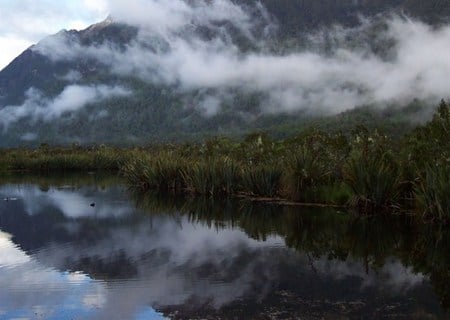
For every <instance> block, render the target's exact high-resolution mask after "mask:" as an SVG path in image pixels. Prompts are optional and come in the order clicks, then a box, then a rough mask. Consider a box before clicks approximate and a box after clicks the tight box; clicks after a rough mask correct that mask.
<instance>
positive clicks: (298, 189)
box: [283, 146, 332, 202]
mask: <svg viewBox="0 0 450 320" xmlns="http://www.w3.org/2000/svg"><path fill="white" fill-rule="evenodd" d="M331 177H332V171H331V170H330V168H329V166H328V164H327V163H326V162H325V161H324V159H321V157H320V155H318V154H317V153H315V152H313V151H311V150H310V149H308V148H307V147H306V146H301V147H300V148H299V150H298V151H297V152H296V154H294V155H293V156H291V157H289V158H288V159H287V161H286V171H285V174H284V177H283V188H284V194H285V195H286V196H287V198H288V199H290V200H293V201H301V202H318V201H319V202H320V200H321V199H320V194H319V190H320V188H321V187H322V186H324V185H326V184H329V183H330V182H331Z"/></svg>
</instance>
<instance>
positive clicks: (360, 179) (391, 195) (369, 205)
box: [344, 154, 400, 213]
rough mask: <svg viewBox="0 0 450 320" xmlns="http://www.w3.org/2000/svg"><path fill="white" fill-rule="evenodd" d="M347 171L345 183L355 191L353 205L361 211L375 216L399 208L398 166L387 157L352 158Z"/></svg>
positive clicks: (346, 168) (360, 156) (345, 172)
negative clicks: (379, 211)
mask: <svg viewBox="0 0 450 320" xmlns="http://www.w3.org/2000/svg"><path fill="white" fill-rule="evenodd" d="M344 170H345V171H344V176H345V182H346V184H347V185H348V186H349V187H350V189H351V190H352V192H353V199H352V200H351V201H352V202H351V204H352V206H353V207H356V208H357V209H358V210H359V211H360V212H362V213H369V212H370V213H374V211H376V210H384V209H387V208H390V209H393V208H394V207H395V206H396V205H398V200H399V195H400V187H399V186H400V185H399V183H400V178H399V175H398V173H399V172H398V167H397V165H396V163H395V162H394V161H393V160H390V159H389V157H388V156H387V155H386V154H384V155H381V156H380V157H375V156H374V157H371V156H369V157H364V156H362V155H359V156H356V157H352V158H351V159H349V161H348V163H347V165H346V167H345V169H344Z"/></svg>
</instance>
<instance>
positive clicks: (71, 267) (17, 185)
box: [0, 175, 450, 320]
mask: <svg viewBox="0 0 450 320" xmlns="http://www.w3.org/2000/svg"><path fill="white" fill-rule="evenodd" d="M449 239H450V236H449V232H448V231H447V230H446V229H443V228H436V227H432V226H425V225H423V224H418V223H416V222H414V221H411V218H405V217H390V218H380V219H376V220H374V219H371V220H369V219H356V218H354V217H353V216H352V215H350V214H347V213H342V212H338V211H335V210H323V209H321V210H317V209H305V208H286V207H277V206H268V205H256V206H255V205H251V204H249V203H245V202H242V201H241V202H237V201H212V200H209V199H203V200H196V201H194V200H192V199H191V200H186V199H184V200H183V199H162V198H160V197H151V196H146V197H143V196H137V195H133V194H132V193H131V192H129V191H127V189H126V188H125V187H124V186H123V184H122V183H121V182H120V180H117V179H116V178H114V177H106V178H101V177H98V176H87V175H86V176H83V177H81V176H78V177H65V178H61V179H56V178H36V177H34V178H33V177H25V178H10V179H6V180H5V179H3V181H2V184H1V185H0V319H139V320H140V319H165V318H169V319H185V318H186V319H187V318H189V319H191V318H192V319H196V318H201V319H253V318H255V319H298V318H301V319H360V318H364V319H380V318H390V319H393V318H395V319H411V318H416V319H424V318H426V319H445V318H448V316H449V313H448V307H449V286H448V283H450V274H449V261H450V257H449V256H450V252H449V248H450V246H449Z"/></svg>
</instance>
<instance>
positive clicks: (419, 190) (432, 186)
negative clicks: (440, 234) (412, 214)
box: [415, 166, 450, 222]
mask: <svg viewBox="0 0 450 320" xmlns="http://www.w3.org/2000/svg"><path fill="white" fill-rule="evenodd" d="M415 193H416V199H417V201H418V204H419V207H420V209H421V210H422V212H423V215H424V216H425V217H429V218H432V219H437V220H440V221H446V222H450V167H449V166H433V167H432V166H427V167H426V169H425V174H424V176H423V177H422V178H421V179H420V180H419V182H418V183H417V185H416V188H415Z"/></svg>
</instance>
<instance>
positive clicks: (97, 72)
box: [0, 0, 450, 145]
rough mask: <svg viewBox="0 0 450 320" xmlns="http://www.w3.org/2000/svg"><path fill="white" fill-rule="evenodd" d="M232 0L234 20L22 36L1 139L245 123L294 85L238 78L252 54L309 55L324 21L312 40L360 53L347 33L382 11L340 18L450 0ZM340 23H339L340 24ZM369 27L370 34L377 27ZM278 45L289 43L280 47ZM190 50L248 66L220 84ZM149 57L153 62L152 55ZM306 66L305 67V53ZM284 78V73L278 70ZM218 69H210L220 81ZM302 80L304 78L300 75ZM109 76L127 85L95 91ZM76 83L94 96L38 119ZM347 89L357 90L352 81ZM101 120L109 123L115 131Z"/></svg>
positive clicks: (422, 14) (167, 132)
mask: <svg viewBox="0 0 450 320" xmlns="http://www.w3.org/2000/svg"><path fill="white" fill-rule="evenodd" d="M233 3H234V4H239V8H244V9H242V10H246V11H244V13H245V16H243V17H242V20H239V19H238V18H235V17H233V18H232V19H231V20H227V19H225V18H222V19H216V20H214V19H212V20H208V21H207V22H205V23H204V24H202V22H200V23H198V24H197V25H191V27H189V28H191V29H189V28H188V29H186V28H184V29H183V28H181V29H177V30H175V31H170V32H168V33H166V34H156V35H155V34H150V36H149V34H148V32H147V34H145V32H143V29H142V27H140V26H133V25H130V24H127V23H124V22H121V21H120V19H119V20H117V21H116V20H115V19H114V18H112V17H108V18H106V19H105V20H104V21H102V22H100V23H97V24H94V25H92V26H90V27H88V28H86V29H84V30H80V31H77V30H69V31H66V30H62V31H60V32H59V33H58V34H56V35H53V36H50V37H48V38H46V39H43V40H42V41H40V42H39V43H38V44H36V45H34V46H32V47H30V48H28V49H27V50H26V51H25V52H23V53H22V54H21V55H19V56H18V57H17V58H16V59H14V60H13V61H12V62H11V63H10V64H9V65H8V66H6V67H5V68H4V69H3V70H1V71H0V115H2V113H3V122H2V121H0V126H2V128H3V130H2V132H3V134H2V135H3V137H2V144H3V145H17V144H23V143H36V142H37V141H50V142H52V143H70V142H80V141H81V142H100V143H102V142H107V143H110V142H115V143H117V142H118V141H120V140H121V139H123V141H124V142H125V141H128V143H141V142H143V141H148V139H165V138H164V136H180V137H184V136H186V135H187V136H189V135H193V136H197V135H200V136H203V135H204V134H218V133H231V132H242V131H246V130H252V128H254V123H255V120H258V119H260V118H261V119H264V118H271V117H272V115H271V114H273V113H274V112H273V110H272V109H273V107H272V106H271V105H272V104H277V103H278V104H279V102H280V101H287V102H289V100H286V99H289V95H292V93H291V92H287V93H285V92H283V90H284V89H285V88H283V87H280V85H278V84H277V81H275V80H274V84H270V86H269V88H274V90H278V91H279V93H278V92H275V93H272V92H269V91H267V89H266V88H265V87H264V86H265V85H266V84H265V83H264V79H261V78H259V79H258V78H255V79H258V81H261V84H259V83H257V84H256V85H255V87H256V88H257V90H256V89H254V88H253V87H251V86H250V89H249V88H247V87H246V86H249V84H248V80H246V79H247V78H248V79H251V81H253V80H252V79H253V77H254V76H249V74H250V75H251V74H252V73H253V72H254V70H255V69H251V70H250V67H249V65H251V66H253V65H255V66H258V63H260V62H258V59H262V58H264V59H262V61H264V62H267V61H269V62H270V61H271V60H270V59H272V60H273V59H277V61H276V64H275V65H274V67H276V65H281V64H283V63H287V61H289V59H290V58H291V55H292V54H294V55H297V56H299V57H300V58H301V59H300V58H298V57H297V56H296V57H295V58H298V60H299V63H301V62H302V61H303V60H306V61H309V60H311V61H314V59H317V57H315V56H311V55H312V53H314V50H316V49H314V48H313V51H307V52H304V50H303V49H302V50H303V51H302V50H299V49H298V48H304V47H305V43H306V47H307V46H309V45H310V41H311V34H312V33H311V29H317V30H318V31H319V32H320V31H323V30H325V31H326V32H325V33H324V34H323V35H321V36H322V37H323V39H326V41H325V42H323V39H321V40H320V41H322V42H323V43H321V44H320V45H319V47H320V48H321V49H320V50H322V49H323V48H325V49H326V48H327V46H331V47H332V48H333V46H334V45H336V41H343V42H345V45H346V47H344V48H343V49H344V51H345V50H347V51H348V50H349V49H348V48H351V50H353V47H355V44H356V49H357V50H356V52H358V55H359V51H361V49H360V47H361V48H363V47H364V46H366V45H367V43H365V41H366V39H362V40H357V41H353V42H352V39H350V38H352V37H354V36H355V35H358V34H366V33H367V34H368V35H369V36H368V38H370V34H371V32H372V33H373V32H383V31H384V30H385V29H386V28H387V27H386V25H385V24H384V23H383V19H380V21H381V22H380V23H379V24H374V25H373V26H370V27H368V28H366V29H364V28H365V27H364V28H363V29H361V30H359V29H356V31H354V32H353V34H350V35H349V34H347V35H346V33H345V32H347V31H339V30H340V29H339V28H337V29H336V28H335V26H336V25H340V26H342V28H349V29H351V28H355V27H357V28H359V26H361V25H362V24H363V22H361V21H363V20H362V19H361V16H365V17H369V18H370V17H378V16H380V15H381V16H384V14H385V13H386V12H389V13H390V14H393V13H396V12H397V13H398V12H400V13H402V12H407V13H408V14H409V15H411V16H413V17H419V18H421V19H422V20H425V21H428V22H429V21H432V22H433V24H434V25H439V24H441V23H443V22H445V21H447V19H448V15H449V14H450V9H449V7H450V5H448V4H446V2H445V1H437V0H433V1H430V2H427V4H423V3H422V4H421V2H420V1H411V0H409V1H403V0H397V1H383V0H378V1H350V0H348V1H347V0H345V1H341V2H336V1H325V2H321V3H320V4H317V2H314V1H310V0H305V1H303V0H302V1H301V0H290V1H287V0H286V1H274V0H263V1H261V4H262V5H263V8H261V7H258V6H255V1H253V0H249V1H233ZM249 8H250V9H249ZM193 10H194V9H193ZM430 12H431V13H430ZM319 13H320V14H319ZM249 19H250V20H251V24H250V26H248V25H246V27H245V28H243V27H242V25H245V23H248V21H247V20H249ZM375 20H376V19H375ZM394 27H395V26H394ZM333 28H334V29H333ZM336 30H338V31H336ZM374 30H375V31H374ZM379 30H382V31H379ZM144 31H145V30H144ZM315 32H317V31H315ZM338 32H341V33H342V35H341V34H338V35H336V34H337V33H338ZM143 34H145V36H146V38H144V37H143ZM374 34H375V35H376V33H374ZM315 37H317V36H315ZM341 38H342V39H343V40H342V39H341ZM371 38H373V39H375V40H376V38H377V37H376V36H375V37H371ZM379 38H380V39H381V42H380V43H381V44H380V43H376V42H374V43H375V44H374V45H373V47H376V46H378V47H381V48H382V50H381V51H383V52H384V51H385V50H387V49H389V40H390V39H385V38H384V36H383V37H379ZM330 39H331V40H330ZM313 40H314V39H313ZM308 41H309V42H308ZM327 41H328V42H329V43H328V42H327ZM371 41H372V40H371ZM55 43H56V44H55ZM386 44H388V45H386ZM340 45H341V44H340V43H338V47H337V49H331V54H332V55H335V54H336V52H337V54H341V52H342V49H339V46H340ZM370 45H371V44H370ZM197 47H200V48H201V50H202V49H204V51H201V50H198V49H197ZM203 47H204V48H203ZM289 48H291V49H289ZM292 48H293V49H292ZM308 48H309V47H308ZM386 48H387V49H386ZM144 49H145V50H147V51H146V53H147V56H143V55H142V54H141V53H142V52H143V50H144ZM372 49H373V48H371V50H372ZM177 50H178V51H177ZM183 50H184V51H183ZM208 50H209V51H208ZM317 50H319V49H317ZM358 50H359V51H358ZM283 51H285V53H281V54H278V52H283ZM172 52H175V54H179V53H180V52H182V53H185V54H186V56H185V57H180V56H176V55H175V54H172ZM210 52H212V54H211V55H210ZM311 52H312V53H311ZM371 54H372V53H371ZM72 55H73V57H72ZM189 55H190V56H192V59H191V60H190V61H197V60H198V63H201V62H202V61H204V60H205V59H207V60H208V59H211V60H213V62H214V63H215V64H214V63H213V64H212V65H213V66H216V65H220V63H222V62H221V60H220V59H222V60H223V59H225V58H226V59H228V60H224V61H225V62H226V63H230V61H231V62H232V63H231V65H233V64H234V65H236V66H239V68H240V67H242V70H244V71H245V67H248V68H249V70H248V71H246V72H245V73H244V78H243V79H242V80H241V79H239V78H238V79H235V76H234V75H233V74H232V73H231V74H229V75H227V73H230V72H229V71H227V70H225V71H226V72H225V71H224V70H222V69H221V70H220V71H221V72H224V74H225V75H226V77H225V78H224V79H227V77H228V78H229V79H230V81H236V85H233V86H231V87H226V86H225V87H223V86H222V85H221V82H220V81H224V80H222V79H216V78H217V77H215V75H214V72H215V71H214V70H213V69H212V70H211V72H210V74H208V72H207V73H205V74H201V75H200V76H198V75H197V73H202V72H203V73H204V72H205V71H202V70H200V69H195V68H193V67H192V66H191V65H189V63H184V64H182V63H183V61H181V62H180V61H179V60H180V59H181V58H183V59H188V56H189ZM369 58H370V57H369ZM151 59H153V60H154V61H155V62H154V63H153V61H149V60H151ZM170 59H172V60H173V61H172V60H170ZM177 59H178V60H177ZM195 59H197V60H195ZM214 59H216V60H218V61H217V62H216V61H215V60H214ZM302 59H303V60H302ZM308 59H309V60H308ZM320 59H326V57H325V58H320ZM339 59H341V58H339ZM377 59H378V58H377ZM380 59H381V60H382V59H384V58H380ZM109 60H111V61H112V62H111V61H109ZM325 61H326V60H325ZM339 61H340V60H339ZM180 63H181V64H180ZM333 63H335V61H334V60H331V61H330V62H329V64H330V65H333ZM161 66H163V67H161ZM269 67H270V66H269ZM183 68H185V69H186V68H188V69H187V70H186V71H183V72H185V73H181V71H180V70H184V69H183ZM191 68H192V69H191ZM305 68H309V67H308V64H307V65H305ZM225 69H226V68H225ZM268 70H269V69H268ZM286 70H289V68H287V69H286ZM323 72H326V70H324V71H323ZM194 74H195V77H193V78H197V77H198V78H199V79H194V80H195V81H192V79H189V76H190V75H194ZM268 74H270V72H269V73H268ZM280 79H281V83H282V82H283V81H286V80H284V79H283V78H280ZM288 79H289V77H288ZM214 81H218V82H217V85H216V84H215V82H214ZM304 81H306V80H302V81H301V82H300V83H303V82H304ZM327 81H331V80H327ZM210 83H213V84H214V86H213V85H210ZM250 85H251V84H250ZM345 86H347V84H345V82H344V83H343V84H341V85H338V86H337V89H333V90H347V89H346V88H345ZM352 86H355V84H351V86H350V88H352ZM260 87H262V89H259V88H260ZM105 88H106V89H107V90H106V91H108V90H109V91H111V90H113V89H114V90H118V91H120V92H122V93H124V92H129V94H118V95H111V96H108V97H106V96H105V97H103V95H102V93H101V92H102V90H103V89H105ZM293 89H295V88H293ZM313 89H314V90H317V89H316V88H313ZM289 90H291V89H289ZM314 90H313V91H305V92H304V93H302V95H301V96H299V97H300V98H301V99H312V100H311V101H312V102H313V103H311V107H315V106H314V104H315V103H316V101H319V102H320V100H321V98H320V97H314V98H308V96H311V95H314V94H316V93H314ZM352 90H353V89H352ZM358 90H359V89H358ZM109 91H108V92H109ZM72 92H87V93H88V94H92V96H93V97H94V98H95V99H93V100H92V101H91V102H89V101H87V102H85V103H84V104H83V105H82V107H80V108H76V109H75V108H72V109H70V108H69V109H68V110H69V111H68V112H63V113H61V114H59V113H58V115H60V117H58V118H55V119H52V121H47V120H45V117H43V116H42V114H43V112H44V111H45V106H46V105H51V106H53V105H54V106H55V107H56V106H59V105H61V104H63V105H65V106H67V102H66V101H62V102H65V103H66V104H64V103H62V102H61V100H63V99H65V98H67V97H69V95H70V93H72ZM293 92H294V91H293ZM342 92H345V91H342ZM318 94H319V93H317V95H318ZM333 94H334V93H333ZM333 94H331V95H330V97H333ZM277 95H283V99H281V100H280V101H277V100H276V99H277V98H276V96H277ZM355 95H356V96H357V95H358V93H357V91H356V94H355ZM334 96H335V94H334ZM30 97H31V98H32V99H30ZM42 97H45V99H44V100H43V102H41V101H40V100H38V99H39V98H42ZM286 97H287V98H286ZM100 98H102V99H100ZM274 99H275V100H274ZM292 99H294V98H292ZM292 99H291V100H292ZM339 99H340V98H339ZM322 100H323V99H322ZM366 100H367V101H370V99H366ZM403 100H405V99H403ZM410 100H413V99H410ZM30 101H31V102H30ZM36 101H38V103H37V104H38V106H37V107H36V106H35V105H36ZM83 101H84V100H83ZM337 101H338V100H337ZM356 101H357V100H356ZM405 101H407V100H405ZM31 103H34V105H32V104H31ZM58 103H59V104H58ZM305 103H306V102H305ZM369 104H370V103H369ZM403 104H405V103H403ZM294 105H295V102H294ZM360 105H361V104H360ZM355 106H356V105H354V106H352V107H355ZM21 108H22V109H21ZM24 108H28V109H29V110H33V111H32V112H29V113H28V114H25V116H24V115H23V113H21V112H19V111H18V110H23V109H24ZM318 109H320V108H318ZM36 110H37V111H36ZM267 110H268V111H267ZM344 110H345V109H343V110H342V111H344ZM327 112H328V111H327ZM327 112H325V113H327ZM275 113H277V114H279V116H280V117H279V119H283V118H284V117H285V115H288V114H290V115H293V116H295V117H299V119H300V120H301V118H302V117H303V118H304V117H305V114H306V115H307V114H309V113H310V111H308V110H304V109H298V110H296V111H295V110H294V111H293V110H292V107H289V106H288V107H286V108H285V109H281V111H276V112H275ZM333 113H338V112H336V111H333ZM275 118H276V117H275ZM11 119H12V120H11ZM93 119H94V120H93ZM53 120H57V121H53ZM258 121H259V120H258ZM261 121H262V122H264V121H263V120H261ZM276 121H278V120H276ZM276 121H275V122H276ZM280 121H281V120H280ZM300 122H301V121H300ZM2 123H3V125H2ZM107 130H110V131H117V133H115V134H113V137H111V134H110V133H108V132H107Z"/></svg>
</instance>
